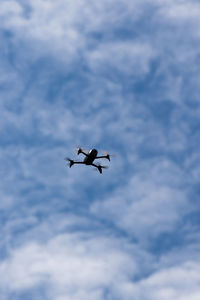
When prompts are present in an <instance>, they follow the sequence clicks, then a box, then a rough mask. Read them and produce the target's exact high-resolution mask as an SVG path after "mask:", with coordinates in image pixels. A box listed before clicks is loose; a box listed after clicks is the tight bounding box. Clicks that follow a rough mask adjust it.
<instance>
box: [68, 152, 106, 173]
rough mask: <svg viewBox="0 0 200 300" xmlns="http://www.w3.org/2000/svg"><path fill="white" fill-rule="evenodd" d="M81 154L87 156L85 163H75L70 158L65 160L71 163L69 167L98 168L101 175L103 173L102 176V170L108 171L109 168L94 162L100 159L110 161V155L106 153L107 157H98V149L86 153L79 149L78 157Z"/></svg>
mask: <svg viewBox="0 0 200 300" xmlns="http://www.w3.org/2000/svg"><path fill="white" fill-rule="evenodd" d="M79 154H83V155H85V158H84V160H83V161H74V160H73V159H70V158H68V157H66V158H65V160H67V161H68V162H69V167H70V168H71V167H72V166H73V165H74V164H83V165H91V166H93V167H95V168H97V169H98V171H99V173H101V174H102V169H107V168H108V167H107V166H102V165H100V164H94V160H95V159H99V158H106V159H108V160H109V161H110V155H109V154H108V153H105V155H101V156H97V155H98V151H97V150H96V149H92V150H90V151H88V152H87V153H86V152H85V151H84V150H83V149H81V148H80V147H78V149H77V155H79Z"/></svg>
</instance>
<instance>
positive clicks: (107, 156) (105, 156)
mask: <svg viewBox="0 0 200 300" xmlns="http://www.w3.org/2000/svg"><path fill="white" fill-rule="evenodd" d="M97 158H107V159H108V160H110V156H109V155H102V156H97V157H96V158H95V159H97Z"/></svg>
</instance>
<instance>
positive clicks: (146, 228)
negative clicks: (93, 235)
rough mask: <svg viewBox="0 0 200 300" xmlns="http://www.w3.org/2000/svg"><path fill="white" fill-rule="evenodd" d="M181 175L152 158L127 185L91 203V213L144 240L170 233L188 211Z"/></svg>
mask: <svg viewBox="0 0 200 300" xmlns="http://www.w3.org/2000/svg"><path fill="white" fill-rule="evenodd" d="M188 208H189V203H188V199H187V196H186V190H185V189H184V175H183V174H181V171H180V170H179V169H178V168H177V167H176V166H175V165H173V164H171V163H169V162H168V161H164V162H162V161H157V162H156V161H152V162H151V164H150V165H148V167H147V166H146V167H145V169H143V170H141V171H139V170H138V171H137V174H135V175H133V176H132V177H131V178H130V180H129V182H128V184H127V185H125V186H123V187H120V188H119V189H118V190H115V191H114V194H113V195H111V196H110V195H109V196H108V197H107V198H106V199H104V200H103V201H102V200H99V201H96V203H93V204H92V205H91V212H92V213H94V214H95V215H96V216H97V217H100V218H102V219H109V220H110V221H112V222H113V223H114V224H116V225H117V226H118V227H119V228H122V229H124V230H126V231H127V232H128V233H129V234H131V235H132V234H133V235H134V236H135V237H137V238H138V239H139V240H140V241H142V242H147V241H148V240H151V238H154V237H156V236H158V235H159V234H160V233H165V232H170V231H172V230H173V228H174V227H175V226H176V224H177V222H178V221H179V220H180V219H181V218H182V217H183V215H184V213H188Z"/></svg>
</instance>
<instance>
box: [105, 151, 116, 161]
mask: <svg viewBox="0 0 200 300" xmlns="http://www.w3.org/2000/svg"><path fill="white" fill-rule="evenodd" d="M103 153H104V154H105V156H106V157H105V158H106V159H108V160H109V161H110V158H111V157H115V154H109V153H108V152H107V151H103Z"/></svg>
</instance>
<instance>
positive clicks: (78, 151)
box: [76, 145, 88, 155]
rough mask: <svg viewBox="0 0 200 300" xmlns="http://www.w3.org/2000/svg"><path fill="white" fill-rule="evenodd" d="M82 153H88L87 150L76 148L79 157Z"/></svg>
mask: <svg viewBox="0 0 200 300" xmlns="http://www.w3.org/2000/svg"><path fill="white" fill-rule="evenodd" d="M81 152H88V150H86V149H82V148H81V146H79V145H78V146H76V153H77V154H78V155H79V154H80V153H81Z"/></svg>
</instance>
